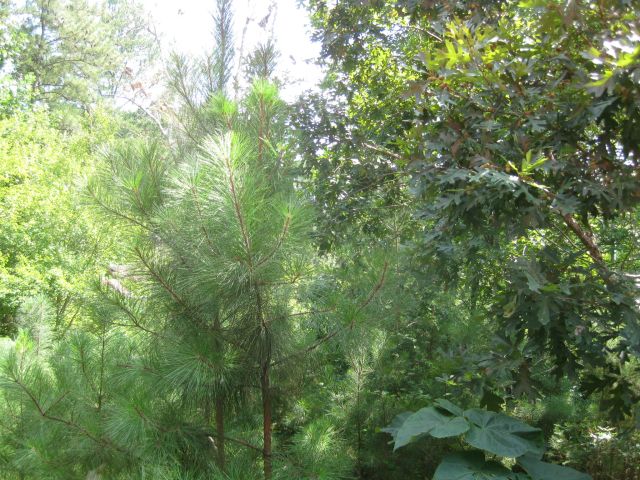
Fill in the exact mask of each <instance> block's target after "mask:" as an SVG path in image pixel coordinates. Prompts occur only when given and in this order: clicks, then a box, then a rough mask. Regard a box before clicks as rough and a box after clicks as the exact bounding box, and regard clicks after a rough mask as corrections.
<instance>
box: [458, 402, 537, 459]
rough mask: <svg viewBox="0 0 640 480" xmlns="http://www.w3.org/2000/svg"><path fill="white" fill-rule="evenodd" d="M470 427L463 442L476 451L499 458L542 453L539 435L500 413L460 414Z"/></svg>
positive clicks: (468, 411)
mask: <svg viewBox="0 0 640 480" xmlns="http://www.w3.org/2000/svg"><path fill="white" fill-rule="evenodd" d="M464 416H465V418H466V419H467V420H469V422H470V423H471V427H470V428H469V431H468V432H467V433H466V435H465V438H464V439H465V441H466V442H467V443H468V444H469V445H471V446H473V447H476V448H479V449H481V450H486V451H487V452H490V453H493V454H495V455H500V456H501V457H511V458H516V457H520V456H521V455H524V454H525V453H531V454H534V455H538V457H540V456H541V455H542V453H543V452H544V446H543V443H542V438H541V431H540V429H538V428H534V427H532V426H530V425H527V424H526V423H524V422H521V421H519V420H516V419H515V418H512V417H509V416H507V415H504V414H502V413H495V412H488V411H486V410H480V409H471V410H466V411H465V412H464Z"/></svg>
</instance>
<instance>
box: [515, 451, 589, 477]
mask: <svg viewBox="0 0 640 480" xmlns="http://www.w3.org/2000/svg"><path fill="white" fill-rule="evenodd" d="M518 463H519V464H520V466H521V467H522V468H524V469H525V470H526V471H527V473H528V474H529V475H530V476H531V478H532V480H591V476H590V475H587V474H586V473H582V472H578V471H577V470H574V469H573V468H569V467H563V466H561V465H554V464H552V463H546V462H542V461H540V460H539V459H538V458H537V457H535V456H534V455H531V454H527V455H524V456H522V457H520V458H518Z"/></svg>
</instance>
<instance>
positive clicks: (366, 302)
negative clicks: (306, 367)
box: [271, 262, 389, 366]
mask: <svg viewBox="0 0 640 480" xmlns="http://www.w3.org/2000/svg"><path fill="white" fill-rule="evenodd" d="M388 268H389V263H388V262H384V267H383V269H382V274H381V275H380V279H379V280H378V282H377V283H376V284H375V285H374V286H373V288H372V289H371V291H370V292H369V295H368V296H367V298H366V299H365V300H364V302H362V304H360V305H359V307H358V309H357V310H356V313H355V314H354V316H353V320H351V322H350V323H349V326H348V327H338V328H336V329H335V330H333V331H331V332H330V333H328V334H326V335H324V336H323V337H321V338H319V339H318V340H316V341H315V342H313V343H312V344H311V345H309V346H307V347H305V348H303V349H302V350H299V351H297V352H294V353H292V354H290V355H287V356H286V357H284V358H281V359H280V360H277V361H275V362H272V364H271V365H272V366H276V365H280V364H282V363H286V362H288V361H289V360H291V359H293V358H296V357H299V356H301V355H304V354H307V353H310V352H312V351H313V350H315V349H316V348H318V347H319V346H320V345H322V344H323V343H326V342H328V341H329V340H331V339H332V338H333V337H335V336H336V335H338V334H339V333H341V332H343V331H344V330H346V329H347V328H348V329H349V330H353V327H354V326H355V321H356V315H357V314H358V313H360V312H361V311H362V310H363V309H364V308H365V307H366V306H367V305H369V304H370V303H371V302H372V301H373V299H374V298H375V296H376V295H377V294H378V292H379V291H380V289H381V288H382V286H383V285H384V282H385V278H386V275H387V270H388Z"/></svg>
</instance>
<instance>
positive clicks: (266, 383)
mask: <svg viewBox="0 0 640 480" xmlns="http://www.w3.org/2000/svg"><path fill="white" fill-rule="evenodd" d="M269 363H270V360H267V361H266V362H264V363H263V365H262V377H261V379H260V386H261V390H262V422H263V423H262V432H263V447H262V461H263V463H264V479H265V480H270V479H271V472H272V465H271V386H270V378H269V375H270V372H269Z"/></svg>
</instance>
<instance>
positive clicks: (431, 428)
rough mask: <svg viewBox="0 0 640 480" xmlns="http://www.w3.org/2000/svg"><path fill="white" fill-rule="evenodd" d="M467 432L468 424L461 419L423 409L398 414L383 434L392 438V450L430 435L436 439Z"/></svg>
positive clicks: (430, 408)
mask: <svg viewBox="0 0 640 480" xmlns="http://www.w3.org/2000/svg"><path fill="white" fill-rule="evenodd" d="M467 430H469V423H468V422H467V421H466V420H465V419H464V418H462V417H454V416H451V415H444V414H442V413H441V412H439V411H438V410H436V409H435V408H434V407H425V408H422V409H420V410H418V411H417V412H415V413H413V414H410V415H408V416H407V414H406V413H405V414H400V415H398V416H397V417H396V418H395V419H394V422H393V423H392V424H391V425H390V426H389V427H387V428H385V429H383V431H384V432H387V433H390V434H391V435H392V436H393V437H394V440H395V442H394V450H397V449H398V448H400V447H403V446H405V445H407V444H408V443H410V442H411V441H413V440H414V439H415V438H416V437H419V436H421V435H425V434H430V435H431V436H433V437H436V438H447V437H455V436H457V435H461V434H463V433H465V432H466V431H467Z"/></svg>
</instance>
